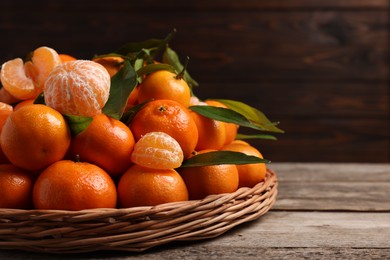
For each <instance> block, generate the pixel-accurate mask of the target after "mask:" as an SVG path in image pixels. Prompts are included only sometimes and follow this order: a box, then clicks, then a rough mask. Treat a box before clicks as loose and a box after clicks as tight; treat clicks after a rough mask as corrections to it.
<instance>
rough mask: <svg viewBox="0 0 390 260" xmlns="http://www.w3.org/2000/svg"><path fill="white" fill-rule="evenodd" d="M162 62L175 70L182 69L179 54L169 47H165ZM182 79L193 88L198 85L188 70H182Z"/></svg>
mask: <svg viewBox="0 0 390 260" xmlns="http://www.w3.org/2000/svg"><path fill="white" fill-rule="evenodd" d="M163 62H164V63H167V64H170V65H172V66H173V67H174V68H175V69H176V71H182V70H183V67H184V66H183V64H181V62H180V60H179V56H178V55H177V53H176V52H175V51H174V50H172V49H171V48H169V47H166V49H165V51H164V53H163ZM183 79H184V80H185V81H186V82H187V83H188V85H189V86H190V87H191V88H193V87H197V86H199V84H198V82H196V81H195V80H194V79H193V78H192V77H191V76H190V74H189V73H188V71H187V70H186V71H184V76H183Z"/></svg>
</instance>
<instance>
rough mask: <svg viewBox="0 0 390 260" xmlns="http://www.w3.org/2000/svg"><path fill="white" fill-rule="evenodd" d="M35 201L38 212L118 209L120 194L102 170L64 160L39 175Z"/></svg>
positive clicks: (34, 196)
mask: <svg viewBox="0 0 390 260" xmlns="http://www.w3.org/2000/svg"><path fill="white" fill-rule="evenodd" d="M32 198H33V203H34V206H35V208H36V209H51V210H53V209H57V210H83V209H92V208H115V207H116V202H117V191H116V187H115V183H114V181H113V180H112V179H111V177H110V176H109V175H108V174H107V173H106V172H105V171H104V170H103V169H101V168H100V167H98V166H96V165H94V164H90V163H85V162H73V161H70V160H61V161H58V162H55V163H53V164H52V165H50V166H49V167H47V168H46V169H45V170H44V171H43V172H42V173H41V174H40V175H39V177H38V179H37V180H36V182H35V184H34V188H33V196H32Z"/></svg>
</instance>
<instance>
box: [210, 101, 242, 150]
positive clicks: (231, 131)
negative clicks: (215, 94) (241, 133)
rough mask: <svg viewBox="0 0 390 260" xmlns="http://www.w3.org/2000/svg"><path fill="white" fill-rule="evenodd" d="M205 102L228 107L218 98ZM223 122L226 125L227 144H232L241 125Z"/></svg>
mask: <svg viewBox="0 0 390 260" xmlns="http://www.w3.org/2000/svg"><path fill="white" fill-rule="evenodd" d="M205 103H206V104H207V105H209V106H215V107H222V108H228V107H227V106H226V105H224V104H222V103H221V102H219V101H216V100H206V101H205ZM222 124H223V125H225V129H226V131H225V132H226V135H225V136H226V140H225V144H230V143H231V142H233V141H234V139H236V136H237V132H238V128H239V126H238V125H236V124H233V123H226V122H222Z"/></svg>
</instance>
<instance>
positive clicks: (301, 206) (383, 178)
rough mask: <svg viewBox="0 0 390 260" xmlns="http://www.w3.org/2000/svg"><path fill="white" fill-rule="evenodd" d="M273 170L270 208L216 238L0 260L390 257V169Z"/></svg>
mask: <svg viewBox="0 0 390 260" xmlns="http://www.w3.org/2000/svg"><path fill="white" fill-rule="evenodd" d="M270 167H271V168H272V169H274V170H275V171H276V172H277V174H278V177H279V194H278V198H277V203H276V204H275V205H274V207H273V208H272V210H271V211H270V212H268V213H267V214H266V215H264V216H263V217H261V218H260V219H258V220H256V221H253V222H250V223H246V224H243V225H240V226H239V227H237V228H234V229H232V230H230V231H228V232H227V233H225V234H224V235H222V236H220V237H217V238H215V239H210V240H204V241H197V242H193V243H175V244H170V245H166V246H163V247H160V248H155V249H153V250H150V251H147V252H144V253H142V254H132V253H127V252H119V253H118V252H97V253H90V254H81V255H70V256H69V255H68V256H66V255H65V256H58V255H46V254H33V253H27V252H20V251H1V252H0V259H13V260H16V259H61V258H63V259H70V258H71V259H130V258H137V259H259V258H262V259H300V258H309V259H335V258H339V259H390V164H356V163H353V164H345V163H338V164H335V163H310V164H308V163H273V164H272V165H270Z"/></svg>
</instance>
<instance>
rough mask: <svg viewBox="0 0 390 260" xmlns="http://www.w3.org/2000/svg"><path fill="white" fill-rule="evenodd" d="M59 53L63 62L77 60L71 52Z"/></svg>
mask: <svg viewBox="0 0 390 260" xmlns="http://www.w3.org/2000/svg"><path fill="white" fill-rule="evenodd" d="M58 55H59V56H60V59H61V62H62V63H64V62H68V61H73V60H76V58H75V57H73V56H71V55H69V54H65V53H61V54H58Z"/></svg>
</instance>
